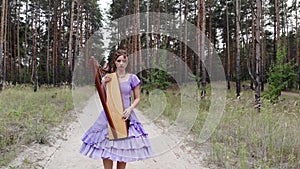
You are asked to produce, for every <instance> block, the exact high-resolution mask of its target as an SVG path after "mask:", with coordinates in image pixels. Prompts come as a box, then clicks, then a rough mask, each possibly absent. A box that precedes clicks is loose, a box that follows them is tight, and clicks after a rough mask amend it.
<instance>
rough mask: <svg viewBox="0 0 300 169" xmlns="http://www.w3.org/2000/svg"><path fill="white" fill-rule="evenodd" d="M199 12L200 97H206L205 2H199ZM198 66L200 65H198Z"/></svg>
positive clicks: (202, 0) (203, 0)
mask: <svg viewBox="0 0 300 169" xmlns="http://www.w3.org/2000/svg"><path fill="white" fill-rule="evenodd" d="M200 9H201V10H200V12H201V22H200V23H201V34H202V36H200V37H201V45H200V50H201V57H202V70H201V72H202V74H201V76H202V77H201V86H202V91H201V97H204V96H205V95H206V68H205V65H204V63H206V52H205V39H206V38H205V37H206V36H205V32H206V8H205V0H201V4H200ZM199 64H200V63H199Z"/></svg>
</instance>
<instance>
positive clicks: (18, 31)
mask: <svg viewBox="0 0 300 169" xmlns="http://www.w3.org/2000/svg"><path fill="white" fill-rule="evenodd" d="M17 4H18V14H17V15H18V19H17V20H18V21H17V22H18V23H17V57H18V65H17V66H18V83H21V51H20V15H21V1H20V0H18V3H17Z"/></svg>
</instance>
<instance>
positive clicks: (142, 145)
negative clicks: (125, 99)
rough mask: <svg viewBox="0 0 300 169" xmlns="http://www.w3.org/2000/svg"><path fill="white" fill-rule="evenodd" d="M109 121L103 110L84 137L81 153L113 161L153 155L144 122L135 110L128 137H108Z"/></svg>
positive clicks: (133, 159) (144, 157)
mask: <svg viewBox="0 0 300 169" xmlns="http://www.w3.org/2000/svg"><path fill="white" fill-rule="evenodd" d="M107 124H108V122H107V119H106V116H105V113H104V112H103V111H102V112H101V114H100V116H99V117H98V119H97V121H96V122H95V123H94V124H93V125H92V126H91V127H90V128H89V130H88V131H87V132H86V133H85V134H84V136H83V137H82V141H83V144H82V146H81V148H80V153H81V154H83V155H85V156H88V157H90V158H93V159H100V158H103V159H110V160H112V161H121V162H131V161H137V160H143V159H146V158H149V157H151V156H152V154H153V153H152V149H151V145H150V142H149V139H148V134H147V133H146V132H145V130H144V128H143V126H142V124H141V123H140V122H139V121H138V119H137V117H136V115H135V113H134V112H132V114H131V117H130V123H129V129H128V138H126V139H120V140H109V139H108V126H107Z"/></svg>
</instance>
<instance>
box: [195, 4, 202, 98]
mask: <svg viewBox="0 0 300 169" xmlns="http://www.w3.org/2000/svg"><path fill="white" fill-rule="evenodd" d="M200 1H201V0H198V14H197V42H196V43H197V44H196V46H197V54H198V56H197V62H196V70H195V71H196V72H195V73H196V77H197V85H198V88H199V91H200V76H201V74H200V72H201V71H200V64H201V48H200V45H201V9H200V8H201V7H200V5H201V2H200ZM199 96H200V97H201V93H200V94H199Z"/></svg>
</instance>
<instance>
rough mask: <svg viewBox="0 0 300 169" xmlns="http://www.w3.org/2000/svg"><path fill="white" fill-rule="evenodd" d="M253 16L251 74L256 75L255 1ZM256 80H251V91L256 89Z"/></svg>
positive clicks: (252, 9)
mask: <svg viewBox="0 0 300 169" xmlns="http://www.w3.org/2000/svg"><path fill="white" fill-rule="evenodd" d="M251 16H252V26H251V27H252V37H251V39H252V50H251V51H252V52H251V64H250V67H251V74H255V73H254V72H255V11H254V0H251ZM254 83H255V79H252V80H251V86H250V87H251V89H255V87H256V86H255V84H254Z"/></svg>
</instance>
